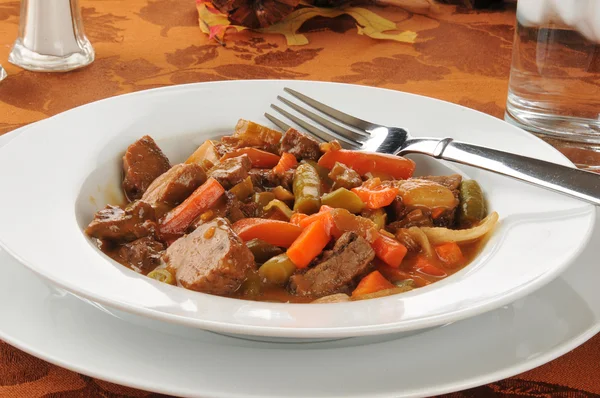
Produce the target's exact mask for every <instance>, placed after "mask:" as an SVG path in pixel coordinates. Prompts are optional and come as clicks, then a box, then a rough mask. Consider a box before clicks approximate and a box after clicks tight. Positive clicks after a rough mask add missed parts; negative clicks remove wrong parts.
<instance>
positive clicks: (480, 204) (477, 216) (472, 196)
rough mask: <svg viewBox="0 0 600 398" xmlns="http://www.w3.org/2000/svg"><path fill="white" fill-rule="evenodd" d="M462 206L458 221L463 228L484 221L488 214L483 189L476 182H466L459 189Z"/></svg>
mask: <svg viewBox="0 0 600 398" xmlns="http://www.w3.org/2000/svg"><path fill="white" fill-rule="evenodd" d="M459 198H460V204H459V206H458V220H459V224H460V225H461V226H463V227H470V226H472V225H473V224H476V223H478V222H479V221H481V220H483V219H484V218H485V216H486V214H487V209H486V206H485V199H484V197H483V192H482V191H481V187H480V186H479V184H478V183H477V181H475V180H464V181H462V182H461V183H460V188H459Z"/></svg>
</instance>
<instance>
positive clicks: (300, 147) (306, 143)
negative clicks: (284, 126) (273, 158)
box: [281, 128, 321, 160]
mask: <svg viewBox="0 0 600 398" xmlns="http://www.w3.org/2000/svg"><path fill="white" fill-rule="evenodd" d="M283 152H288V153H291V154H292V155H294V156H295V157H296V159H298V160H302V159H306V160H319V158H320V157H321V149H319V141H317V140H315V139H314V138H312V137H310V136H308V135H306V134H302V133H301V132H299V131H298V130H296V129H293V128H290V129H288V131H286V132H285V134H284V135H283V138H282V139H281V153H283Z"/></svg>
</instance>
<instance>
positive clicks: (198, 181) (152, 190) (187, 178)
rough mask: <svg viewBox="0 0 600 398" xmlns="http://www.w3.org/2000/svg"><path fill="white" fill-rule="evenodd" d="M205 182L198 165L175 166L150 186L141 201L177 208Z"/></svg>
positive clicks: (201, 169) (204, 174)
mask: <svg viewBox="0 0 600 398" xmlns="http://www.w3.org/2000/svg"><path fill="white" fill-rule="evenodd" d="M205 181H206V173H205V172H204V169H203V168H202V167H200V165H198V164H196V163H192V164H176V165H175V166H173V167H171V169H170V170H169V171H167V172H166V173H163V174H162V175H161V176H159V177H158V178H157V179H156V180H154V181H153V182H152V184H150V186H149V187H148V189H147V190H146V192H145V193H144V196H142V200H143V201H144V202H146V203H150V204H152V205H154V204H157V203H166V204H168V205H169V206H173V207H174V206H177V205H178V204H180V203H181V202H183V201H184V200H185V199H186V198H187V197H188V196H190V195H191V193H192V192H194V190H195V189H196V188H198V187H199V186H200V185H202V184H203V183H204V182H205Z"/></svg>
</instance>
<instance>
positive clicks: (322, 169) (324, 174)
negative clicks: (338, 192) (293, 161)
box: [305, 160, 333, 186]
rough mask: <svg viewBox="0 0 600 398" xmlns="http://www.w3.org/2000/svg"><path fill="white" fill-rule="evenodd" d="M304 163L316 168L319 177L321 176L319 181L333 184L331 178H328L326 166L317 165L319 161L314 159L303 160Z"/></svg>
mask: <svg viewBox="0 0 600 398" xmlns="http://www.w3.org/2000/svg"><path fill="white" fill-rule="evenodd" d="M305 162H306V163H308V164H310V165H311V166H312V167H314V168H315V170H317V173H318V174H319V177H320V178H321V182H324V183H325V184H327V185H329V186H331V184H333V180H332V179H331V178H329V169H328V168H327V167H323V166H319V163H317V162H315V161H314V160H305Z"/></svg>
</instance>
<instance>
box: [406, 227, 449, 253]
mask: <svg viewBox="0 0 600 398" xmlns="http://www.w3.org/2000/svg"><path fill="white" fill-rule="evenodd" d="M423 229H424V228H423V227H421V228H419V227H410V228H409V229H408V233H409V235H410V236H411V237H412V238H413V239H414V240H415V242H417V243H418V244H419V246H421V251H422V252H423V254H424V255H425V257H427V258H432V257H433V248H432V247H431V243H429V238H428V237H427V235H426V234H425V233H424V232H423ZM440 229H446V228H440Z"/></svg>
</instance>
